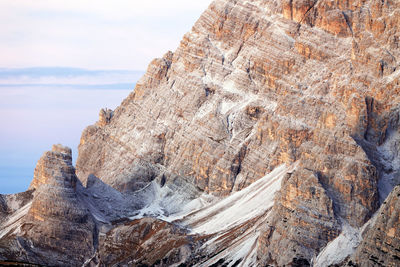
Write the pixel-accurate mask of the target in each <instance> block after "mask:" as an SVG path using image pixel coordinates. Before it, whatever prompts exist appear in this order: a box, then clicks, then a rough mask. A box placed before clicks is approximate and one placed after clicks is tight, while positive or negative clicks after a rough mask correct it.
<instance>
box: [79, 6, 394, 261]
mask: <svg viewBox="0 0 400 267" xmlns="http://www.w3.org/2000/svg"><path fill="white" fill-rule="evenodd" d="M399 12H400V9H399V4H398V2H395V1H384V2H379V1H375V0H369V1H359V0H354V1H328V2H327V1H255V0H254V1H233V0H232V1H226V0H217V1H214V2H213V3H212V4H211V5H210V7H209V8H208V9H207V10H206V11H205V13H204V14H203V15H202V16H201V18H200V19H199V20H198V21H197V22H196V24H195V25H194V27H193V29H192V31H191V32H189V33H188V34H186V35H185V36H184V38H183V40H182V42H181V44H180V46H179V48H178V49H177V50H176V51H175V52H173V53H172V52H168V53H167V54H166V55H165V56H164V57H163V58H161V59H156V60H154V61H153V62H152V63H151V64H150V65H149V67H148V70H147V72H146V74H145V75H144V77H143V78H142V79H141V80H140V81H139V82H138V83H137V85H136V88H135V91H134V92H133V93H132V94H131V95H130V96H129V97H128V98H126V99H125V100H124V101H123V103H122V104H121V106H120V107H118V108H117V109H116V110H115V111H114V115H113V118H112V120H111V121H110V123H108V124H107V125H105V126H104V127H97V126H90V127H88V128H87V129H86V130H85V131H84V133H83V135H82V139H81V144H80V146H79V158H78V161H77V170H78V171H77V173H78V176H79V177H80V178H81V179H82V180H83V181H84V180H85V179H86V178H85V177H87V175H88V174H89V173H94V174H95V175H96V176H97V177H99V178H100V179H102V180H103V181H104V182H106V183H108V184H109V185H111V186H113V187H114V188H116V189H119V190H121V188H119V185H118V183H119V182H117V181H124V183H123V184H126V183H127V181H126V179H128V180H129V179H130V182H129V184H130V186H129V188H132V189H138V188H140V187H141V186H142V185H143V183H146V182H148V181H151V180H152V179H154V177H153V173H152V170H153V169H155V168H156V167H155V166H157V165H162V166H163V167H164V168H165V169H166V170H167V171H168V173H169V174H174V175H178V176H180V177H183V178H184V179H186V180H189V181H193V183H194V184H195V185H196V186H197V187H199V188H200V189H201V190H204V191H205V192H208V193H211V194H213V195H217V196H226V195H228V194H230V193H231V192H232V191H234V190H240V189H242V188H244V187H246V186H248V185H249V184H251V183H253V182H254V181H256V180H257V179H259V178H261V177H263V176H264V175H265V174H266V173H268V172H270V171H271V170H273V169H274V168H275V167H277V166H279V165H280V164H282V163H287V164H291V163H293V162H295V161H301V166H302V168H303V170H299V172H298V173H297V174H296V175H300V174H301V175H304V176H300V177H298V178H296V179H297V180H298V181H307V182H306V183H305V184H304V185H303V186H304V190H311V189H312V188H314V189H315V190H316V192H318V194H319V196H320V197H322V196H323V197H322V198H323V199H324V201H323V202H322V204H321V203H320V202H319V201H321V200H320V199H319V197H317V196H313V195H310V196H308V198H306V199H307V201H309V202H307V203H306V204H307V205H305V206H306V207H307V208H309V210H307V211H304V203H303V201H294V203H293V205H291V210H290V211H289V209H287V208H284V207H285V204H284V203H283V202H284V201H290V200H291V199H292V196H291V195H290V194H291V191H290V190H289V188H288V186H289V185H288V184H283V190H282V192H281V194H280V198H278V201H277V202H276V208H275V209H274V210H275V212H276V215H275V218H276V219H275V220H274V224H277V225H271V227H274V228H275V229H276V230H275V231H276V233H278V232H279V231H280V232H282V231H283V230H279V229H283V228H282V227H283V225H282V219H283V218H287V219H288V222H289V224H288V227H292V230H291V234H290V235H277V234H276V235H273V236H272V237H271V238H273V241H272V243H271V242H269V241H267V240H264V241H260V244H264V245H265V244H268V243H269V244H271V245H270V246H272V247H276V249H273V251H272V252H270V253H271V254H274V255H270V256H268V255H265V254H264V253H262V251H264V250H268V249H267V248H264V249H260V255H259V257H260V258H264V257H266V258H265V259H264V260H266V261H268V260H267V258H269V259H275V260H276V262H279V263H282V264H283V263H290V262H294V259H296V258H297V259H298V258H299V257H300V256H301V255H302V257H305V258H304V259H305V260H306V261H310V259H311V257H312V256H314V255H317V254H318V252H319V251H320V249H321V248H322V247H323V246H325V244H327V242H328V241H330V240H332V239H333V238H334V237H335V236H336V235H337V234H339V232H340V226H339V225H338V220H339V218H341V219H343V220H345V221H347V222H348V223H349V224H350V225H352V226H354V227H360V226H362V225H363V224H364V223H365V222H366V221H367V220H368V219H369V218H370V217H371V215H372V214H373V213H374V212H375V211H376V210H377V208H378V207H379V193H378V187H377V184H378V178H379V176H380V170H379V168H380V167H379V166H378V165H377V164H376V160H375V159H374V158H373V154H371V153H370V152H371V151H373V150H374V147H375V148H376V147H377V146H379V145H380V144H382V142H383V141H384V139H385V132H386V128H387V125H388V123H387V120H386V119H385V118H388V117H390V113H391V112H392V110H393V109H394V108H395V107H396V105H397V104H398V102H399V99H398V94H397V92H398V90H399V72H398V69H397V67H398V65H399V62H398V58H400V50H399V47H398V41H397V39H396V38H398V37H394V38H393V36H399V29H398V25H399V19H398V17H399V16H396V15H395V14H398V13H399ZM369 147H371V149H369ZM138 166H145V168H147V171H145V170H143V169H141V168H139V167H138ZM377 168H378V169H377ZM310 173H312V176H310ZM138 177H140V178H138ZM310 177H314V178H312V179H311V178H310ZM290 181H291V180H290V179H289V180H287V183H289V184H290V183H291V182H290ZM292 182H294V181H292ZM136 184H137V186H135V185H136ZM297 185H298V186H300V185H299V184H297ZM297 185H296V186H297ZM122 190H124V189H122ZM297 191H299V190H297ZM311 191H312V190H311ZM303 194H304V193H301V194H300V193H298V194H297V195H298V196H301V195H303ZM317 203H318V204H317ZM328 203H330V204H328ZM320 204H321V206H320V207H315V206H314V205H320ZM279 207H280V208H279ZM321 208H322V210H321ZM278 211H281V212H278ZM292 211H293V212H292ZM286 213H287V214H286ZM312 216H315V218H313V217H312ZM330 218H332V221H330ZM308 225H310V228H309V230H310V231H311V233H310V238H302V237H303V236H304V235H305V231H306V230H307V226H308ZM292 232H293V234H292ZM298 232H299V233H300V234H297V233H298ZM294 233H296V234H294ZM265 238H267V239H268V238H269V237H268V235H266V237H265ZM287 246H289V247H293V248H296V249H291V250H289V251H287V252H286V253H285V255H284V257H285V260H283V258H282V259H281V260H282V261H280V259H279V258H280V257H281V255H280V252H281V248H282V247H285V248H286V247H287ZM299 255H300V256H299ZM273 261H274V260H273Z"/></svg>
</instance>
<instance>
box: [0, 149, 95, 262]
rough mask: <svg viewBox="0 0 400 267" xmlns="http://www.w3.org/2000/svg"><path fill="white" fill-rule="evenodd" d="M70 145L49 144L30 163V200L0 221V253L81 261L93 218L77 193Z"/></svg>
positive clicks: (88, 248) (91, 245) (90, 249)
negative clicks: (49, 148) (32, 166)
mask: <svg viewBox="0 0 400 267" xmlns="http://www.w3.org/2000/svg"><path fill="white" fill-rule="evenodd" d="M79 184H80V181H79V180H78V179H77V177H76V175H75V169H74V167H73V166H72V155H71V149H69V148H66V147H63V146H61V145H54V146H53V149H52V151H48V152H45V153H44V154H43V156H42V157H41V159H40V160H39V161H38V164H37V165H36V168H35V174H34V179H33V181H32V183H31V186H30V189H32V190H34V193H33V197H32V198H31V201H30V202H29V203H28V204H26V205H25V206H23V207H21V208H20V209H19V210H16V211H15V212H14V213H11V215H10V216H9V217H8V218H7V219H8V220H7V221H6V222H5V223H3V224H2V229H1V230H2V231H1V234H0V236H1V240H0V259H1V260H8V261H17V262H28V263H36V264H43V265H57V266H61V265H80V264H82V262H83V261H84V260H85V259H86V258H89V257H90V256H91V255H92V254H93V253H94V251H95V248H96V246H97V244H96V243H97V233H96V231H97V230H96V224H95V222H94V219H93V217H92V215H91V213H90V212H89V210H88V209H87V208H86V207H85V205H84V203H83V201H82V200H81V199H80V198H79V197H78V193H77V187H78V186H79Z"/></svg>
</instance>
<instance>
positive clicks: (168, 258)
mask: <svg viewBox="0 0 400 267" xmlns="http://www.w3.org/2000/svg"><path fill="white" fill-rule="evenodd" d="M200 239H201V238H200V237H199V236H195V235H188V234H187V231H186V230H184V229H180V228H178V227H177V226H175V225H173V224H171V223H167V222H164V221H161V220H157V219H154V218H142V219H139V220H134V221H131V222H128V223H125V224H122V225H120V226H116V227H115V228H113V229H112V230H111V231H109V232H108V233H107V234H106V235H105V236H104V237H103V238H102V239H101V241H100V251H99V255H98V258H99V263H100V265H101V266H115V265H118V266H120V265H126V266H144V265H146V266H152V265H155V266H171V265H173V264H176V266H178V265H179V264H189V263H190V262H191V260H192V259H191V258H192V255H193V254H194V250H195V249H196V248H197V247H198V244H199V243H200V242H199V241H200Z"/></svg>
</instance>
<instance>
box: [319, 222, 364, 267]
mask: <svg viewBox="0 0 400 267" xmlns="http://www.w3.org/2000/svg"><path fill="white" fill-rule="evenodd" d="M361 240H362V237H361V231H360V229H357V228H353V227H351V226H350V225H348V224H343V230H342V233H341V234H340V235H339V236H338V237H336V238H335V239H334V240H332V241H331V242H329V243H328V245H327V246H326V247H325V248H324V249H323V250H322V251H321V252H320V253H319V255H318V257H317V258H316V260H315V263H314V264H313V266H315V267H319V266H330V265H334V264H339V263H341V262H342V261H343V260H344V259H345V258H346V257H347V256H349V255H351V254H353V253H354V251H355V250H356V248H357V247H358V245H359V244H360V242H361Z"/></svg>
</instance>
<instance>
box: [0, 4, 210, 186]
mask: <svg viewBox="0 0 400 267" xmlns="http://www.w3.org/2000/svg"><path fill="white" fill-rule="evenodd" d="M210 3H211V0H197V1H184V0H169V1H164V0H153V1H152V0H147V1H143V0H141V1H136V0H129V1H128V0H113V1H110V0H96V1H94V0H90V1H89V0H80V1H77V0H68V1H67V0H63V1H60V0H35V1H28V0H0V14H1V16H0V51H1V53H0V114H1V116H0V125H1V126H0V194H9V193H16V192H22V191H25V190H26V189H27V188H28V186H29V183H30V181H31V180H32V178H33V171H34V167H35V165H36V162H37V160H38V159H39V158H40V156H41V155H42V154H43V152H45V151H46V150H50V149H51V145H52V144H56V143H61V144H63V145H67V146H69V147H71V148H72V151H73V158H74V161H76V157H77V147H78V144H79V139H80V135H81V133H82V130H83V129H84V128H85V127H86V126H88V125H91V124H94V123H95V122H96V120H97V119H98V114H99V110H100V109H101V108H104V107H107V108H112V109H115V108H116V107H117V106H118V105H119V104H120V103H121V102H122V100H123V99H124V98H125V97H126V96H128V94H129V93H131V92H132V91H133V89H134V86H135V83H136V81H137V80H138V79H139V78H140V77H141V76H142V75H143V73H144V71H145V70H146V69H147V65H148V64H149V63H150V61H151V60H152V59H154V58H156V57H161V56H162V55H163V54H165V53H166V52H167V51H168V50H172V51H174V50H175V49H176V48H177V47H178V45H179V42H180V40H181V38H182V36H183V35H184V34H185V33H186V32H188V31H189V30H190V29H191V27H192V25H193V24H194V23H195V21H196V20H197V19H198V18H199V17H200V15H201V13H202V12H203V11H204V10H205V9H206V8H207V6H208V5H209V4H210Z"/></svg>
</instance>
